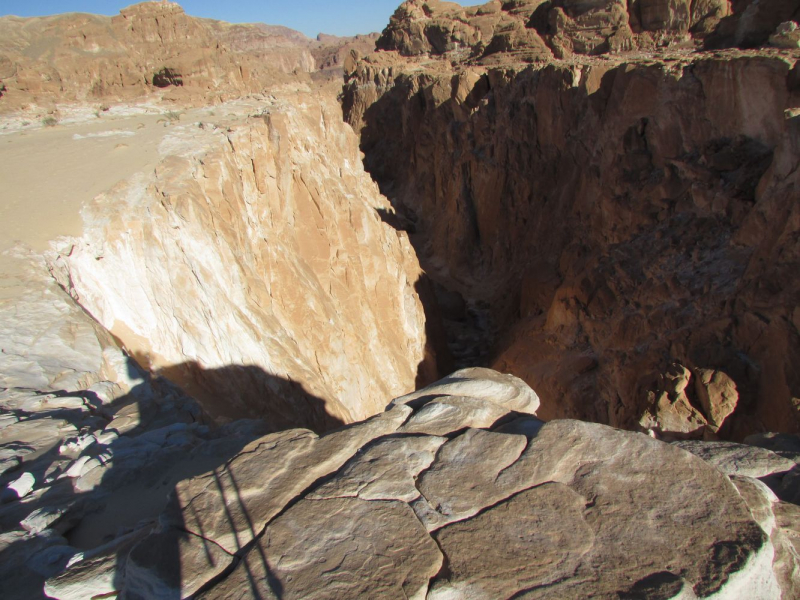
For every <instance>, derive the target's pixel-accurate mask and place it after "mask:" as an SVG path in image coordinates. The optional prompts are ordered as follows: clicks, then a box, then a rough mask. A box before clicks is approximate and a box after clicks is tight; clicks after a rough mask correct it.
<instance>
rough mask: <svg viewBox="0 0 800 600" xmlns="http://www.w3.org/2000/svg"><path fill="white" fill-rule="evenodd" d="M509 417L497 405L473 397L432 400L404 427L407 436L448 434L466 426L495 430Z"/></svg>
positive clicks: (446, 397)
mask: <svg viewBox="0 0 800 600" xmlns="http://www.w3.org/2000/svg"><path fill="white" fill-rule="evenodd" d="M508 414H509V411H508V410H506V409H505V408H503V407H500V406H498V405H496V404H492V403H490V402H486V401H485V400H479V399H477V398H470V397H469V396H444V397H441V398H437V399H436V400H431V401H430V402H428V403H426V404H425V406H424V407H422V408H421V409H420V410H418V411H417V412H415V413H414V414H413V415H412V416H411V418H409V420H408V421H407V422H406V423H405V424H404V425H403V427H402V428H401V431H403V432H404V433H426V434H428V435H447V434H450V433H453V432H454V431H458V430H460V429H464V428H465V427H487V428H489V427H492V426H493V425H494V424H495V423H497V422H498V421H500V420H501V419H503V418H504V417H506V416H507V415H508Z"/></svg>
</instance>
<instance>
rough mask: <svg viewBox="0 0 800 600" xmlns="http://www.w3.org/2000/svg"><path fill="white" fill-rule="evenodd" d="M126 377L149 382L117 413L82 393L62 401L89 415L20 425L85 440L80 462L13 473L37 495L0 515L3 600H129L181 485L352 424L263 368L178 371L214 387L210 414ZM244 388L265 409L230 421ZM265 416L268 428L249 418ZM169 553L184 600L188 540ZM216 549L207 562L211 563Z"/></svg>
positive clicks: (169, 576) (44, 461) (168, 387)
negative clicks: (297, 433) (62, 430)
mask: <svg viewBox="0 0 800 600" xmlns="http://www.w3.org/2000/svg"><path fill="white" fill-rule="evenodd" d="M128 369H129V376H130V377H131V379H133V380H139V381H140V382H141V383H139V384H138V385H135V386H134V387H133V388H131V389H130V391H129V392H128V393H126V394H125V395H123V396H121V397H119V398H117V399H115V400H114V401H113V402H111V403H105V404H103V403H102V401H101V399H99V398H98V397H96V395H94V396H93V395H92V394H91V391H90V390H81V391H78V392H74V393H64V394H62V396H68V395H72V396H74V397H76V398H83V399H84V403H83V406H82V407H81V408H76V409H59V410H57V411H54V412H53V413H52V414H49V415H47V414H35V413H32V414H31V415H20V416H21V417H23V418H25V417H26V416H30V417H31V418H32V419H39V420H40V422H41V423H45V422H46V420H47V419H51V420H53V421H54V422H53V426H52V429H53V430H58V427H59V423H69V424H71V431H73V432H76V433H77V435H74V436H73V438H72V442H73V443H74V450H73V451H67V452H60V451H59V448H60V447H61V446H64V445H65V443H67V442H69V440H65V439H63V438H62V439H59V440H54V441H53V447H52V448H50V449H49V450H47V451H46V452H41V453H38V454H37V455H36V456H35V458H32V459H31V460H30V461H26V460H24V459H23V461H22V464H21V465H19V467H18V468H17V470H16V473H12V474H11V475H15V474H18V473H20V472H32V473H35V474H36V486H35V489H34V492H33V493H32V494H31V496H30V497H28V498H26V499H25V500H24V501H19V500H15V501H12V502H10V503H8V504H5V505H3V506H1V507H0V524H2V528H3V536H2V538H0V564H1V565H3V566H4V567H5V568H0V571H2V572H3V574H4V575H7V577H0V579H2V581H0V597H3V598H8V599H12V598H25V599H26V600H30V599H35V598H46V597H48V596H46V595H45V593H44V584H45V581H46V580H49V585H50V588H49V589H51V590H53V591H55V592H57V593H66V592H68V591H69V593H73V594H74V593H75V590H76V589H82V588H80V586H82V585H87V584H88V585H89V586H90V587H91V585H99V588H98V589H97V590H96V592H97V593H100V594H101V595H102V594H109V593H114V592H116V591H119V590H122V589H123V587H124V579H125V563H126V559H127V556H128V553H129V552H130V551H131V549H132V548H133V547H135V545H136V543H138V541H139V540H141V539H142V538H143V537H145V536H147V535H149V534H150V533H152V532H154V531H158V527H159V523H158V518H159V515H161V514H162V513H163V512H164V511H165V510H166V509H167V508H168V503H169V502H170V498H174V494H173V493H172V492H173V491H174V490H175V487H176V485H177V484H178V483H179V482H180V481H183V480H185V479H190V478H192V477H195V476H197V475H200V474H203V473H209V472H215V471H216V470H219V471H220V472H221V470H222V467H223V466H224V465H225V464H226V463H227V462H228V461H229V460H230V459H231V458H233V457H234V456H236V455H237V454H238V453H240V452H241V450H242V448H243V447H244V446H246V445H247V444H248V443H250V442H251V441H253V440H255V439H258V438H259V437H261V436H263V435H265V434H267V433H270V432H273V431H280V430H283V429H291V428H296V427H306V428H311V429H314V430H315V431H317V432H322V431H326V430H329V429H335V428H337V427H340V426H341V425H343V422H342V421H341V420H340V419H338V418H336V417H334V416H333V415H331V414H330V413H329V412H328V411H327V409H326V404H325V401H324V400H322V399H321V398H318V397H316V396H314V395H313V394H309V393H308V392H306V391H305V390H304V388H303V386H302V385H301V384H299V383H297V382H294V381H288V380H285V379H283V378H280V377H277V376H274V375H271V374H269V373H266V372H265V371H264V370H263V369H260V368H258V367H254V366H227V367H223V368H219V369H203V368H202V367H201V366H200V365H198V364H196V363H185V364H182V365H177V366H175V367H171V368H170V374H172V375H174V374H176V373H177V374H179V375H183V376H189V375H190V376H191V377H192V378H193V379H194V381H196V382H199V383H202V384H203V385H205V386H208V387H207V390H208V392H207V397H211V398H212V399H213V402H214V403H213V404H208V403H207V401H206V400H203V401H196V400H195V399H194V398H191V397H189V396H187V395H186V394H185V393H184V391H183V390H181V389H180V388H179V387H178V386H177V385H175V384H174V383H172V382H171V381H169V380H168V379H167V378H166V377H164V375H165V373H163V372H162V373H161V374H160V376H156V377H151V376H149V375H147V374H146V373H143V372H142V371H141V369H140V368H139V367H138V365H137V364H136V363H135V362H134V361H133V360H132V359H130V358H129V359H128ZM239 385H242V386H244V387H245V388H247V390H248V393H249V397H260V398H261V402H260V403H259V404H258V406H257V407H250V410H246V411H240V410H238V408H240V407H237V410H233V411H227V412H226V411H224V410H223V409H224V408H225V402H226V400H227V399H228V398H230V396H227V395H226V392H229V391H231V390H235V389H236V388H237V387H238V386H239ZM215 394H219V396H216V397H214V395H215ZM233 398H234V399H237V398H238V399H241V398H239V397H237V396H233ZM98 403H99V404H100V406H97V405H98ZM260 411H263V412H260ZM214 412H216V413H217V414H220V413H222V414H223V415H224V416H223V417H222V418H220V419H219V420H217V421H215V419H214V418H212V417H211V416H209V413H211V414H214ZM259 412H260V415H258V416H259V417H262V418H252V417H253V416H255V415H257V414H258V413H259ZM240 417H245V418H240ZM247 417H250V418H247ZM234 418H238V419H237V420H233V419H234ZM173 501H174V500H173ZM36 511H40V513H39V514H40V521H41V518H44V517H46V516H47V515H50V514H52V515H54V517H55V518H54V519H53V521H52V522H47V521H41V522H40V524H39V525H37V526H36V528H37V529H36V531H32V532H25V531H24V530H23V529H22V527H21V525H20V523H21V522H22V521H25V520H26V518H28V517H29V516H30V515H31V514H32V513H35V512H36ZM39 528H40V529H39ZM6 534H8V535H6ZM165 542H166V543H165V544H164V545H163V546H162V548H161V556H160V559H159V560H161V561H163V566H162V568H164V569H167V571H166V572H165V573H164V574H163V575H164V577H165V578H166V581H167V582H168V583H169V586H168V589H170V590H174V597H176V598H177V597H180V590H181V589H182V585H183V584H182V577H184V573H183V572H182V568H181V565H180V552H179V547H178V544H179V543H180V540H179V539H177V540H176V539H174V538H168V539H167V540H165ZM210 550H211V548H210V547H209V552H208V553H207V558H208V560H209V561H213V560H215V558H214V554H213V552H211V551H210ZM81 558H82V559H83V560H82V562H81V563H79V564H78V565H76V566H79V565H83V566H85V568H84V570H83V571H82V572H81V569H80V568H78V569H68V570H66V571H64V569H65V568H66V567H67V564H68V563H69V562H70V561H75V560H77V559H81ZM104 569H105V571H104ZM104 573H105V574H104ZM59 574H60V575H59ZM103 581H105V582H106V583H102V582H103ZM98 582H100V583H98ZM104 585H105V587H103V586H104ZM76 586H78V587H76ZM90 587H87V588H86V590H87V592H88V591H89V589H90ZM70 590H71V591H70ZM56 595H57V594H56ZM92 595H94V594H92ZM160 597H167V596H163V595H162V596H160Z"/></svg>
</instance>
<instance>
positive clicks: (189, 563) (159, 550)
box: [125, 528, 234, 598]
mask: <svg viewBox="0 0 800 600" xmlns="http://www.w3.org/2000/svg"><path fill="white" fill-rule="evenodd" d="M233 560H234V557H233V556H232V555H230V554H228V553H227V552H225V551H224V550H223V549H222V548H221V547H219V546H218V545H217V544H215V543H213V542H211V541H209V540H206V539H203V538H201V537H198V536H196V535H193V534H191V533H187V532H185V531H180V530H178V529H175V528H168V529H166V530H165V531H163V532H160V533H155V534H153V535H151V536H150V537H149V538H147V540H146V541H145V542H144V543H142V544H140V545H138V546H136V547H134V548H133V550H131V552H130V554H129V555H128V559H127V561H126V563H125V592H126V594H127V595H129V596H130V597H133V598H186V597H188V596H191V595H192V594H194V593H195V592H197V591H198V590H199V589H200V587H201V586H203V585H204V584H205V583H207V582H208V581H210V580H211V579H212V578H213V577H214V576H215V575H216V574H217V573H219V572H220V571H221V570H222V569H225V568H226V567H228V566H229V565H231V564H232V563H233Z"/></svg>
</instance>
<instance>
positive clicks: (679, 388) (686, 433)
mask: <svg viewBox="0 0 800 600" xmlns="http://www.w3.org/2000/svg"><path fill="white" fill-rule="evenodd" d="M691 377H692V375H691V372H690V371H689V369H687V368H686V367H684V366H682V365H678V364H675V365H672V367H670V369H669V370H668V371H667V372H666V373H664V374H663V375H662V376H661V382H660V386H659V390H658V391H657V392H649V393H648V400H649V408H648V409H647V410H646V411H645V413H644V415H643V416H642V418H641V419H640V420H639V426H640V427H641V428H642V429H644V430H645V431H648V432H652V433H653V434H654V435H657V436H659V437H664V438H666V439H685V438H702V437H703V435H704V433H705V430H706V427H707V426H708V423H707V422H706V419H705V417H704V416H703V415H702V414H701V413H700V412H699V411H698V410H697V409H695V407H694V406H692V404H691V402H690V400H689V398H688V397H687V396H686V388H687V387H688V386H689V382H690V381H691Z"/></svg>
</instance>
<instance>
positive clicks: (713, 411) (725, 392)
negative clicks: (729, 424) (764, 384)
mask: <svg viewBox="0 0 800 600" xmlns="http://www.w3.org/2000/svg"><path fill="white" fill-rule="evenodd" d="M694 375H695V380H694V384H695V391H696V393H697V397H698V399H699V400H700V404H701V406H702V407H703V412H704V413H705V415H706V417H707V421H708V425H709V427H710V428H711V430H712V431H715V432H716V431H719V429H720V428H721V427H722V425H723V424H724V423H725V419H727V418H728V417H729V416H730V415H731V413H733V411H734V410H736V405H737V403H738V402H739V392H738V391H737V389H736V383H735V382H734V381H733V380H732V379H731V378H730V377H729V376H728V375H726V374H725V373H723V372H722V371H714V370H712V369H696V370H695V372H694Z"/></svg>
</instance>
